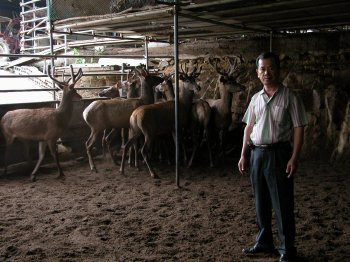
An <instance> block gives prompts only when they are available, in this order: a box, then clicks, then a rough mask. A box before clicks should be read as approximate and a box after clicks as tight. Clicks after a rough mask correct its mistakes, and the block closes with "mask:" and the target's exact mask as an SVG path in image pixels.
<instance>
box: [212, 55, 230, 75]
mask: <svg viewBox="0 0 350 262" xmlns="http://www.w3.org/2000/svg"><path fill="white" fill-rule="evenodd" d="M218 61H220V58H210V57H209V59H208V63H209V64H210V65H211V66H212V67H213V68H214V69H215V71H216V72H217V73H218V74H220V75H222V76H228V72H225V71H224V70H223V69H222V68H219V66H218Z"/></svg>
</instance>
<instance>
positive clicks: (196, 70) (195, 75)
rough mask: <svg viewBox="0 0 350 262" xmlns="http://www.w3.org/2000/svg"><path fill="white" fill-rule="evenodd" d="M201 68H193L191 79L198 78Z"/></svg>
mask: <svg viewBox="0 0 350 262" xmlns="http://www.w3.org/2000/svg"><path fill="white" fill-rule="evenodd" d="M201 71H202V66H200V67H199V70H198V68H197V66H195V67H193V70H192V73H191V74H190V75H191V76H193V77H198V76H199V75H200V74H201Z"/></svg>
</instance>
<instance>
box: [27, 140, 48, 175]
mask: <svg viewBox="0 0 350 262" xmlns="http://www.w3.org/2000/svg"><path fill="white" fill-rule="evenodd" d="M45 149H46V142H44V141H40V142H39V159H38V162H36V165H35V167H34V170H33V172H32V173H31V175H30V180H31V181H32V182H34V181H36V173H37V172H38V169H39V167H40V165H41V162H42V161H43V159H44V156H45Z"/></svg>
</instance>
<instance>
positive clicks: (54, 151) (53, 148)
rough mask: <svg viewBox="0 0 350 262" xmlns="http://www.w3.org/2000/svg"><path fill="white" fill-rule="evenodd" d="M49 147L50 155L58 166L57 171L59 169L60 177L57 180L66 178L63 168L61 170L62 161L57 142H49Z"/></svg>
mask: <svg viewBox="0 0 350 262" xmlns="http://www.w3.org/2000/svg"><path fill="white" fill-rule="evenodd" d="M48 146H49V149H50V153H51V155H52V157H53V159H54V160H55V162H56V166H57V169H58V176H57V178H64V174H63V171H62V168H61V165H60V161H59V159H58V153H57V145H56V141H49V142H48Z"/></svg>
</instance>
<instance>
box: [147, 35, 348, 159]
mask: <svg viewBox="0 0 350 262" xmlns="http://www.w3.org/2000/svg"><path fill="white" fill-rule="evenodd" d="M349 41H350V34H349V33H328V34H317V35H304V36H298V37H296V36H291V37H283V38H282V37H277V38H274V39H273V50H274V52H276V53H278V54H280V58H281V67H282V70H281V81H282V82H283V84H285V85H286V86H287V87H289V88H291V89H293V90H295V91H296V92H297V93H298V94H299V95H300V96H301V98H302V100H303V102H304V105H305V107H306V110H307V114H308V118H309V125H308V126H307V127H306V128H305V143H304V147H303V152H302V155H303V157H304V158H316V159H324V160H329V159H330V160H331V161H347V159H348V157H349V156H350V141H349V140H350V86H349V83H350V81H349V80H350V67H349V65H350V48H349V47H348V43H349ZM268 49H269V39H268V38H264V37H260V38H255V39H247V40H240V41H216V42H194V43H191V44H182V45H181V46H180V62H181V63H185V62H187V63H188V64H189V65H190V68H191V67H193V66H202V73H201V75H200V77H199V82H200V85H201V86H202V87H203V90H202V93H201V96H203V97H215V96H217V92H216V83H217V79H218V75H217V73H216V72H215V70H213V68H212V67H211V66H209V64H208V58H209V57H217V58H219V59H221V60H222V61H223V60H224V59H225V57H227V56H237V55H240V56H242V58H243V63H241V64H240V66H239V67H238V68H237V72H238V77H237V81H238V82H239V83H240V84H242V85H244V86H245V90H243V91H241V92H238V93H235V94H234V95H233V100H232V107H231V108H232V123H233V124H232V126H231V128H236V127H238V128H239V127H240V126H241V122H240V121H241V119H242V116H243V114H244V112H245V110H246V108H247V105H248V102H249V101H250V98H251V96H252V95H253V94H254V93H255V92H256V91H258V90H259V89H260V88H261V84H260V82H259V80H258V79H257V76H256V71H255V58H256V57H257V56H258V55H259V53H261V52H262V51H266V50H268ZM156 54H167V55H170V54H172V50H171V48H169V49H168V50H167V51H166V49H164V48H162V50H160V49H157V50H151V52H150V55H156ZM167 63H168V65H167ZM172 63H173V61H165V62H164V61H162V62H160V63H159V64H158V66H159V67H160V69H164V70H165V71H168V72H171V71H172V70H173V69H172Z"/></svg>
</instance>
